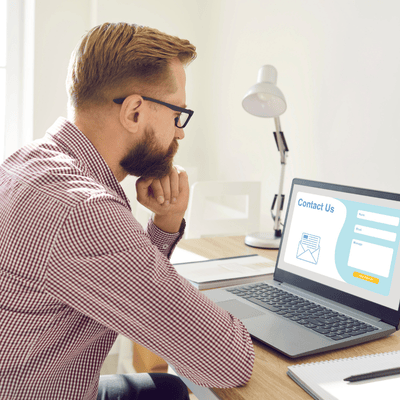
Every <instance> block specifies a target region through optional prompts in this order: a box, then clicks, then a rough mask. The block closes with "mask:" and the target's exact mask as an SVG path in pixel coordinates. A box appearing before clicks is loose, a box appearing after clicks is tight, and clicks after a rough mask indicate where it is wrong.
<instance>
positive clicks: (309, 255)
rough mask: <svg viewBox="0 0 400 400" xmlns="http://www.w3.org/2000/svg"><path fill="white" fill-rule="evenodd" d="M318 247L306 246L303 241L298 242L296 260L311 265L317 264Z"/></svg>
mask: <svg viewBox="0 0 400 400" xmlns="http://www.w3.org/2000/svg"><path fill="white" fill-rule="evenodd" d="M319 251H320V247H319V245H318V246H317V247H315V246H308V245H307V244H306V243H304V241H303V240H301V241H300V242H299V247H298V248H297V254H296V258H298V259H299V260H303V261H307V262H309V263H312V264H317V262H318V258H319Z"/></svg>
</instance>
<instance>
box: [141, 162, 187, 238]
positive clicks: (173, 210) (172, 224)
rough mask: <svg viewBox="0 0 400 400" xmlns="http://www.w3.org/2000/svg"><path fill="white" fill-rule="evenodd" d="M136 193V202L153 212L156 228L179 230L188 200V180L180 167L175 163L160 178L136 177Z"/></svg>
mask: <svg viewBox="0 0 400 400" xmlns="http://www.w3.org/2000/svg"><path fill="white" fill-rule="evenodd" d="M136 193H137V200H138V202H139V203H140V204H142V205H143V206H144V207H146V208H148V209H149V210H150V211H152V212H153V213H154V223H155V225H156V226H157V227H158V228H160V229H161V230H163V231H164V232H169V233H175V232H178V231H179V228H180V226H181V223H182V219H183V216H184V215H185V211H186V209H187V206H188V202H189V180H188V176H187V173H186V171H185V170H184V169H183V168H182V167H179V166H178V165H175V166H174V167H173V168H172V170H171V172H170V174H169V175H167V176H165V177H164V178H161V179H155V178H147V179H143V178H140V179H138V180H137V182H136Z"/></svg>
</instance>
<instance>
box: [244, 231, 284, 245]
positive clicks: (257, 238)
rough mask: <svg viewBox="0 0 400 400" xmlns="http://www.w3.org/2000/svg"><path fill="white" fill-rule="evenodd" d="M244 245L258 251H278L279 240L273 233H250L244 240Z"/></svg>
mask: <svg viewBox="0 0 400 400" xmlns="http://www.w3.org/2000/svg"><path fill="white" fill-rule="evenodd" d="M244 243H245V244H246V245H247V246H250V247H257V248H259V249H279V246H280V244H281V238H280V237H278V236H275V235H274V234H273V233H258V232H257V233H251V234H250V235H247V236H246V238H245V239H244Z"/></svg>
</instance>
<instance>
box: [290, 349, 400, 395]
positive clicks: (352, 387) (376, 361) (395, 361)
mask: <svg viewBox="0 0 400 400" xmlns="http://www.w3.org/2000/svg"><path fill="white" fill-rule="evenodd" d="M396 367H400V351H394V352H390V353H380V354H372V355H368V356H362V357H353V358H342V359H338V360H333V361H323V362H317V363H309V364H297V365H291V366H290V367H289V370H288V372H287V374H288V375H289V376H290V377H291V378H292V379H293V380H294V381H295V382H296V383H297V384H298V385H299V386H300V387H302V388H303V389H304V390H305V391H306V392H307V393H308V394H309V395H310V396H312V397H313V398H314V399H317V400H354V399H362V400H376V399H389V398H391V396H392V394H393V393H397V394H398V393H399V388H400V375H393V376H387V377H382V378H375V379H369V380H365V381H359V382H352V383H351V382H346V381H344V379H345V378H348V377H349V376H351V375H359V374H364V373H368V372H373V371H380V370H384V369H389V368H396Z"/></svg>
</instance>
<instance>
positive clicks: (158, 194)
mask: <svg viewBox="0 0 400 400" xmlns="http://www.w3.org/2000/svg"><path fill="white" fill-rule="evenodd" d="M151 189H152V190H153V195H154V198H155V199H156V200H157V203H158V204H164V201H165V198H164V190H163V188H162V186H161V182H160V180H159V179H155V180H154V181H153V182H152V184H151Z"/></svg>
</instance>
